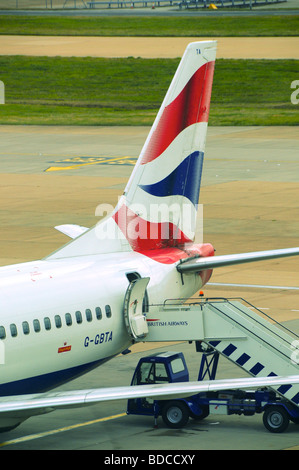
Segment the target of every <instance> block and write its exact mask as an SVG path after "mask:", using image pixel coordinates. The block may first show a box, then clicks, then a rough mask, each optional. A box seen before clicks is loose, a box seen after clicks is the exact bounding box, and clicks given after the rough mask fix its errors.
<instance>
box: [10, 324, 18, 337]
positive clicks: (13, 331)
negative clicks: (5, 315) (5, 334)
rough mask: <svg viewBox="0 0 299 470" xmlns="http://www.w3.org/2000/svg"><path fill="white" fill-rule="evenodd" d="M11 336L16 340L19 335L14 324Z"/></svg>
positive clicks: (11, 328)
mask: <svg viewBox="0 0 299 470" xmlns="http://www.w3.org/2000/svg"><path fill="white" fill-rule="evenodd" d="M10 334H11V336H12V337H13V338H15V337H16V336H17V335H18V330H17V327H16V325H15V324H14V323H12V324H11V325H10Z"/></svg>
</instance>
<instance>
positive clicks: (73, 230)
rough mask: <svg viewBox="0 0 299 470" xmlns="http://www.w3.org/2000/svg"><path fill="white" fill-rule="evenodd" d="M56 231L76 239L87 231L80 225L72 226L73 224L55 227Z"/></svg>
mask: <svg viewBox="0 0 299 470" xmlns="http://www.w3.org/2000/svg"><path fill="white" fill-rule="evenodd" d="M54 228H56V230H58V231H59V232H61V233H63V234H64V235H67V236H68V237H70V238H77V237H79V235H82V233H84V232H86V231H87V230H88V228H87V227H82V225H73V224H64V225H56V227H54Z"/></svg>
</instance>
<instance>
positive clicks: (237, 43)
mask: <svg viewBox="0 0 299 470" xmlns="http://www.w3.org/2000/svg"><path fill="white" fill-rule="evenodd" d="M205 39H213V38H204V37H200V36H197V37H194V38H192V37H190V38H167V37H161V38H156V37H155V38H143V37H122V38H121V40H120V38H118V37H70V36H68V37H63V36H60V37H55V36H42V37H41V36H2V37H1V43H0V55H16V54H22V55H33V56H34V55H35V56H43V55H47V56H50V57H51V56H52V57H55V56H63V57H71V56H74V57H86V56H88V57H128V56H131V57H143V58H155V57H157V56H159V57H161V58H173V57H181V56H182V54H183V53H184V50H185V48H186V46H187V44H189V43H190V42H192V41H199V40H205ZM217 42H218V47H217V59H228V58H230V59H240V58H241V59H299V37H290V38H289V37H274V38H268V37H267V38H263V37H260V38H241V37H238V38H217Z"/></svg>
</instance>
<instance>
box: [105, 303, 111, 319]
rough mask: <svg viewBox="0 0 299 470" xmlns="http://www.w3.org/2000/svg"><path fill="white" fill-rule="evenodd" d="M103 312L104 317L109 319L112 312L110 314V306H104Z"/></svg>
mask: <svg viewBox="0 0 299 470" xmlns="http://www.w3.org/2000/svg"><path fill="white" fill-rule="evenodd" d="M105 312H106V317H107V318H111V315H112V312H111V307H110V305H105Z"/></svg>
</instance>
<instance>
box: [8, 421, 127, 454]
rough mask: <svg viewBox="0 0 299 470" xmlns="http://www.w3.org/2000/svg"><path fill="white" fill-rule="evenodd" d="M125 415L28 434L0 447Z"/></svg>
mask: <svg viewBox="0 0 299 470" xmlns="http://www.w3.org/2000/svg"><path fill="white" fill-rule="evenodd" d="M126 415H127V413H120V414H117V415H112V416H107V417H106V418H99V419H94V420H92V421H86V422H84V423H78V424H73V425H71V426H65V427H64V428H58V429H52V430H51V431H45V432H40V433H37V434H29V435H28V436H23V437H18V438H17V439H12V440H10V441H5V442H2V443H0V447H5V446H10V445H13V444H20V443H23V442H27V441H32V440H34V439H40V438H42V437H47V436H52V435H53V434H58V433H60V432H65V431H71V430H73V429H78V428H82V427H83V426H90V425H91V424H96V423H104V422H105V421H110V420H112V419H117V418H122V417H123V416H126Z"/></svg>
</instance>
